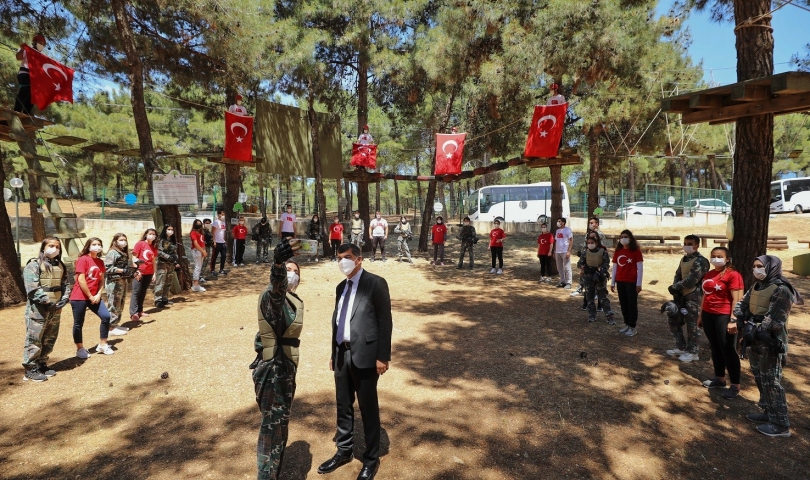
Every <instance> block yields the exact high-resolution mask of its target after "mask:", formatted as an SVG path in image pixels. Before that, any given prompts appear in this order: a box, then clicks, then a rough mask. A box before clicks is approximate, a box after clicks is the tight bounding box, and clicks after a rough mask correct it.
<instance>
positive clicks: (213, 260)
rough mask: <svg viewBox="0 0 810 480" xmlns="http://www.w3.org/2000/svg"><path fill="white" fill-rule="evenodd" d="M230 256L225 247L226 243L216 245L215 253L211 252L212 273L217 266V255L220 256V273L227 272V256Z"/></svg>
mask: <svg viewBox="0 0 810 480" xmlns="http://www.w3.org/2000/svg"><path fill="white" fill-rule="evenodd" d="M227 254H228V249H227V248H226V247H225V244H224V243H215V244H214V249H213V252H211V271H212V272H213V271H214V267H216V266H217V255H220V259H219V269H220V271H222V270H225V256H226V255H227Z"/></svg>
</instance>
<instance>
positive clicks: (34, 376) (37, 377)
mask: <svg viewBox="0 0 810 480" xmlns="http://www.w3.org/2000/svg"><path fill="white" fill-rule="evenodd" d="M23 380H31V381H33V382H44V381H46V380H48V377H46V376H45V375H44V374H42V373H40V371H39V368H38V367H31V368H26V369H25V376H23Z"/></svg>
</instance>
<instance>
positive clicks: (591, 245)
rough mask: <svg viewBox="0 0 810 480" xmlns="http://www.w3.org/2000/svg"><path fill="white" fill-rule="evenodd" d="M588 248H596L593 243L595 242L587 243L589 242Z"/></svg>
mask: <svg viewBox="0 0 810 480" xmlns="http://www.w3.org/2000/svg"><path fill="white" fill-rule="evenodd" d="M588 248H589V249H591V250H593V249H595V248H596V244H595V243H589V244H588Z"/></svg>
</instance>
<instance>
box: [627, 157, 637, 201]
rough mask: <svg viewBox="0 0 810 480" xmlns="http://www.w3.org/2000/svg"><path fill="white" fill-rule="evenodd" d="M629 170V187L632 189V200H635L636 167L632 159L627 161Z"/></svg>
mask: <svg viewBox="0 0 810 480" xmlns="http://www.w3.org/2000/svg"><path fill="white" fill-rule="evenodd" d="M627 170H628V171H627V189H628V190H630V201H631V202H633V201H635V199H636V169H635V165H633V160H632V159H631V160H630V161H629V162H627Z"/></svg>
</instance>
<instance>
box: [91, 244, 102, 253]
mask: <svg viewBox="0 0 810 480" xmlns="http://www.w3.org/2000/svg"><path fill="white" fill-rule="evenodd" d="M90 251H91V252H95V253H98V252H100V251H101V245H90Z"/></svg>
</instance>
